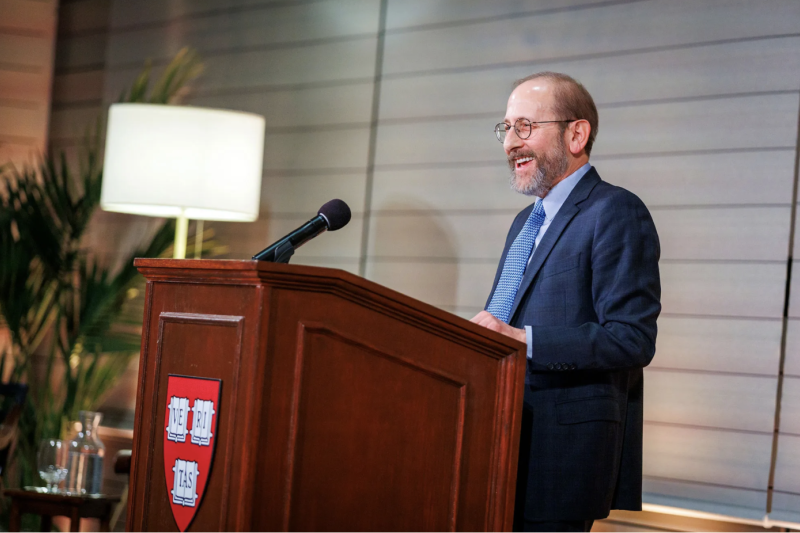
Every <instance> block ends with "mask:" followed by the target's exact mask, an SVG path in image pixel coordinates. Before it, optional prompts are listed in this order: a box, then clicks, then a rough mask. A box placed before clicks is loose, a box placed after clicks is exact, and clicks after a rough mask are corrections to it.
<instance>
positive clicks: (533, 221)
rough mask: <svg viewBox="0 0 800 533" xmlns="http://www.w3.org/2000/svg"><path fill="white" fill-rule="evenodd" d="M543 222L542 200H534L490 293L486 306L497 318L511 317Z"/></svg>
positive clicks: (505, 320) (504, 319) (506, 318)
mask: <svg viewBox="0 0 800 533" xmlns="http://www.w3.org/2000/svg"><path fill="white" fill-rule="evenodd" d="M543 223H544V206H543V205H542V200H541V199H539V200H536V205H534V206H533V210H532V211H531V214H530V216H529V217H528V220H527V221H525V225H524V226H523V227H522V231H520V232H519V235H517V238H516V239H514V242H513V243H511V247H510V248H509V249H508V254H507V255H506V262H505V263H504V264H503V272H502V273H501V274H500V281H498V282H497V287H496V288H495V290H494V295H492V301H491V302H489V307H487V308H486V310H487V311H489V312H490V313H491V314H493V315H494V316H495V317H496V318H497V319H498V320H502V321H503V322H505V323H506V324H508V321H509V319H510V318H511V316H510V315H511V307H512V306H513V305H514V299H515V298H516V297H517V291H518V290H519V284H520V283H521V282H522V275H523V274H525V268H526V267H527V266H528V258H529V257H530V255H531V250H533V244H534V243H535V242H536V236H537V235H538V234H539V230H540V229H541V227H542V224H543Z"/></svg>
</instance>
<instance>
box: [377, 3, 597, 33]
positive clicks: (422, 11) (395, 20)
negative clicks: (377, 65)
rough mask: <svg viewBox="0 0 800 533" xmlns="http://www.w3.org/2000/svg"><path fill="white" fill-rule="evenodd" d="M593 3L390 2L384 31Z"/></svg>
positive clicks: (539, 12) (570, 7) (574, 7)
mask: <svg viewBox="0 0 800 533" xmlns="http://www.w3.org/2000/svg"><path fill="white" fill-rule="evenodd" d="M594 3H596V0H536V2H520V1H519V0H493V1H492V2H485V1H483V0H390V1H389V2H388V6H387V8H388V9H387V12H386V28H387V29H388V30H389V31H391V30H393V29H398V28H400V29H402V28H406V27H409V26H418V25H428V24H446V23H454V22H455V23H459V22H460V23H464V22H468V21H471V20H475V19H482V18H486V17H489V18H494V17H503V16H509V15H514V14H516V13H520V12H533V13H536V14H541V12H543V11H546V10H553V9H564V10H569V9H580V8H581V7H584V6H586V5H591V4H594Z"/></svg>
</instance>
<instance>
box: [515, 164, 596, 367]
mask: <svg viewBox="0 0 800 533" xmlns="http://www.w3.org/2000/svg"><path fill="white" fill-rule="evenodd" d="M590 168H592V165H590V164H589V163H586V164H585V165H583V166H582V167H581V168H579V169H578V170H576V171H575V172H573V173H572V174H570V175H569V176H567V177H566V178H564V179H563V180H561V181H559V182H558V183H557V184H556V186H555V187H553V188H552V189H550V192H549V193H547V196H545V197H544V198H542V207H544V223H543V224H542V227H541V228H540V229H539V234H538V235H537V236H536V241H535V242H534V243H533V250H532V251H531V256H530V257H529V258H528V263H530V262H531V257H533V254H534V253H536V248H538V247H539V243H540V242H542V238H543V237H544V234H545V233H546V232H547V228H549V227H550V223H551V222H553V219H554V218H556V215H557V214H558V210H559V209H561V206H562V205H564V201H566V199H567V196H569V193H571V192H572V189H574V188H575V185H577V184H578V182H579V181H580V180H581V178H582V177H583V176H584V175H585V174H586V173H587V172H589V169H590ZM525 338H526V340H527V343H528V359H530V358H532V357H533V338H532V334H531V327H530V326H525Z"/></svg>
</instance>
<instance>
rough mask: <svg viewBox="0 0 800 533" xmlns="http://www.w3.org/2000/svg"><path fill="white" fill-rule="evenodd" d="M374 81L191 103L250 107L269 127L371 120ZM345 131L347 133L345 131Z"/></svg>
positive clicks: (199, 98)
mask: <svg viewBox="0 0 800 533" xmlns="http://www.w3.org/2000/svg"><path fill="white" fill-rule="evenodd" d="M372 91H373V88H372V83H371V82H369V83H359V84H353V85H334V86H330V87H313V88H306V89H291V90H284V91H264V92H257V93H248V94H241V95H236V96H231V95H202V94H200V95H197V96H193V97H190V98H188V99H187V101H186V103H187V104H189V105H196V106H203V107H217V108H223V109H233V110H237V111H248V112H250V113H257V114H259V115H263V116H264V117H265V118H266V121H267V128H268V129H273V128H298V127H303V126H305V127H306V128H307V129H308V131H312V132H313V131H315V130H316V129H317V127H325V126H330V125H336V124H353V123H361V124H368V123H369V122H370V120H371V119H372V116H371V113H372ZM345 134H346V133H345Z"/></svg>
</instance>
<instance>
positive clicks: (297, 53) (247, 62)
mask: <svg viewBox="0 0 800 533" xmlns="http://www.w3.org/2000/svg"><path fill="white" fill-rule="evenodd" d="M375 42H376V41H375V39H374V38H372V37H370V38H363V39H357V40H352V41H346V42H340V43H330V44H325V45H319V46H308V47H302V48H289V49H279V50H262V51H252V52H240V53H236V54H227V55H218V56H214V57H212V58H208V59H207V60H206V61H204V64H205V66H206V70H205V72H204V73H203V75H202V78H201V80H200V82H199V83H198V84H197V85H198V89H200V88H202V91H199V90H198V92H201V93H209V92H219V91H233V90H235V91H239V92H241V90H242V89H248V88H249V89H253V88H256V87H258V88H261V89H263V88H265V86H269V87H272V86H276V85H278V86H279V85H285V84H295V83H327V82H334V81H340V80H351V79H353V78H358V79H363V80H367V79H372V77H373V76H374V74H375ZM113 59H114V58H111V57H109V61H113ZM144 60H145V57H142V58H141V64H142V65H143V64H144ZM140 71H141V67H132V68H120V69H114V70H110V71H108V74H107V77H106V90H105V98H106V100H107V101H116V99H117V98H118V97H119V94H120V91H121V90H122V89H124V88H127V87H128V86H129V85H130V83H131V80H133V79H134V78H135V76H136V75H137V74H138V73H139V72H140ZM232 99H233V100H235V99H236V96H235V95H233V96H232Z"/></svg>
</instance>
